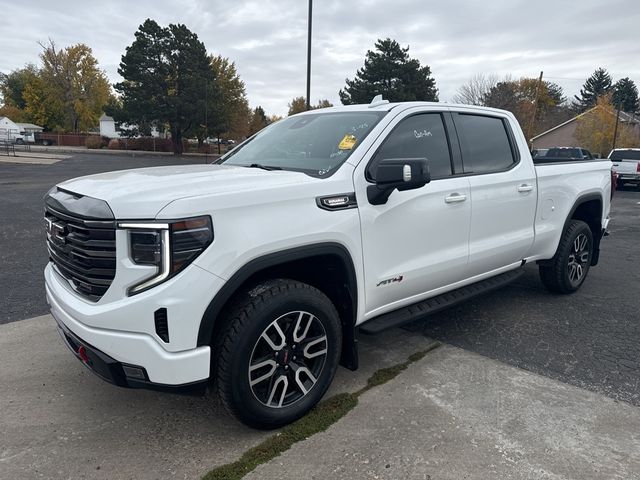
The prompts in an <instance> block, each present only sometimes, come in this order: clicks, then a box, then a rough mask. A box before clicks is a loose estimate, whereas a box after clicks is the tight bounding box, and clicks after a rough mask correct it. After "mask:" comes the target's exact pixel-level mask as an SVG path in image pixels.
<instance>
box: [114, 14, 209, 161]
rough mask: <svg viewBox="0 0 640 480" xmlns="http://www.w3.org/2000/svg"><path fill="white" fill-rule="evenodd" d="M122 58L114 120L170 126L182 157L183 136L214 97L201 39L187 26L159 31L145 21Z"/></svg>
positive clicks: (116, 86) (201, 117)
mask: <svg viewBox="0 0 640 480" xmlns="http://www.w3.org/2000/svg"><path fill="white" fill-rule="evenodd" d="M135 37H136V38H135V40H134V41H133V43H132V44H131V45H130V46H129V47H127V49H126V52H125V54H124V55H123V56H122V61H121V62H120V68H118V73H119V74H120V75H121V76H122V77H123V78H124V81H123V82H120V83H118V84H116V85H115V89H116V90H117V91H118V92H119V93H120V94H121V100H122V108H121V109H120V110H118V111H116V112H115V116H114V117H115V120H116V121H122V122H126V123H128V124H133V125H138V126H140V127H143V126H149V125H154V126H159V127H161V126H163V125H164V124H168V125H169V130H170V132H171V139H172V142H173V151H174V153H175V154H177V155H180V154H181V153H182V150H183V146H182V138H183V135H184V133H185V132H189V131H193V130H194V129H195V128H196V127H197V126H198V125H200V124H202V123H204V121H203V120H204V118H203V117H204V114H205V111H206V108H205V99H207V100H208V99H212V101H213V99H216V98H217V97H218V95H217V90H216V89H217V84H216V82H215V78H214V77H213V70H212V68H211V63H210V58H209V57H208V56H207V51H206V49H205V46H204V44H203V43H202V42H201V41H200V40H199V39H198V36H197V35H196V34H195V33H193V32H191V31H190V30H189V29H188V28H187V27H186V26H184V25H180V24H178V25H173V24H170V25H169V26H168V27H161V26H160V25H158V24H157V23H156V22H155V21H153V20H150V19H147V20H146V21H145V22H144V23H143V24H142V25H140V27H139V28H138V31H137V32H136V33H135Z"/></svg>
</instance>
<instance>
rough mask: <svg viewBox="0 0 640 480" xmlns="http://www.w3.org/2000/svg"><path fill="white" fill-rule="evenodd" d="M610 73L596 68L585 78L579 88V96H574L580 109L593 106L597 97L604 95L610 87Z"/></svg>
mask: <svg viewBox="0 0 640 480" xmlns="http://www.w3.org/2000/svg"><path fill="white" fill-rule="evenodd" d="M612 88H613V87H612V84H611V75H609V72H607V71H606V70H605V69H604V68H598V69H596V71H595V72H593V74H592V75H591V76H590V77H589V78H587V80H586V81H585V82H584V85H583V86H582V88H581V89H580V96H577V95H576V96H575V98H576V100H577V101H578V103H579V105H580V108H581V110H582V111H584V110H587V109H588V108H591V107H594V106H595V105H596V102H597V100H598V97H601V96H602V95H606V94H607V93H609V92H610V91H611V89H612Z"/></svg>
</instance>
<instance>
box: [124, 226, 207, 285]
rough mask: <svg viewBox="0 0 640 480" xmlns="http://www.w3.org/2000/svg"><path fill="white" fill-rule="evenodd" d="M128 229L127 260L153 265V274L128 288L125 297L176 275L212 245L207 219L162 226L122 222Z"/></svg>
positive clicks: (138, 263)
mask: <svg viewBox="0 0 640 480" xmlns="http://www.w3.org/2000/svg"><path fill="white" fill-rule="evenodd" d="M118 227H119V228H124V229H127V230H129V252H130V257H131V261H132V262H133V263H135V264H137V265H153V266H156V267H157V268H158V270H157V272H156V273H155V274H154V275H152V276H151V277H149V278H147V279H145V280H144V281H143V282H141V283H138V284H136V285H134V286H132V287H131V288H129V295H135V294H136V293H140V292H143V291H144V290H148V289H149V288H151V287H154V286H156V285H158V284H159V283H162V282H164V281H165V280H167V279H169V278H171V277H172V276H174V275H176V274H177V273H179V272H180V271H181V270H183V269H184V268H185V267H186V266H187V265H189V264H190V263H191V262H193V261H194V260H195V259H196V257H197V256H198V255H200V254H201V253H202V252H203V251H204V250H205V249H206V248H207V247H208V246H209V245H210V244H211V242H213V226H212V224H211V217H209V216H208V215H205V216H202V217H194V218H186V219H182V220H172V221H169V222H166V223H159V222H150V223H144V222H141V223H133V222H122V223H119V224H118Z"/></svg>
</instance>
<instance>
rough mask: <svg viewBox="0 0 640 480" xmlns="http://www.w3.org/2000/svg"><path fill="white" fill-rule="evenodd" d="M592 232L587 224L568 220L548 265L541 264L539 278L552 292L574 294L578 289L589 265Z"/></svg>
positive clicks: (591, 251)
mask: <svg viewBox="0 0 640 480" xmlns="http://www.w3.org/2000/svg"><path fill="white" fill-rule="evenodd" d="M592 256H593V234H592V233H591V229H590V228H589V225H587V224H586V223H585V222H583V221H581V220H571V221H570V222H569V224H568V225H567V228H566V229H565V230H564V232H563V234H562V237H561V238H560V245H559V246H558V251H557V252H556V254H555V256H554V257H553V258H552V259H551V263H550V264H549V265H541V266H540V279H541V280H542V283H543V284H544V286H545V287H547V289H548V290H550V291H552V292H555V293H573V292H575V291H576V290H578V289H579V288H580V286H581V285H582V283H583V282H584V280H585V278H587V273H589V267H590V266H591V258H592Z"/></svg>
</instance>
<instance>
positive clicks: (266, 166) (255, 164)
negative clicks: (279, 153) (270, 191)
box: [245, 163, 282, 170]
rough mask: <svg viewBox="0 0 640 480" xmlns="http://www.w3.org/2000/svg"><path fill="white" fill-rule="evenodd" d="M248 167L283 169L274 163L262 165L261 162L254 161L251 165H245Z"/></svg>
mask: <svg viewBox="0 0 640 480" xmlns="http://www.w3.org/2000/svg"><path fill="white" fill-rule="evenodd" d="M245 167H247V168H261V169H262V170H282V168H281V167H274V166H272V165H262V164H261V163H252V164H251V165H245Z"/></svg>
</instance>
